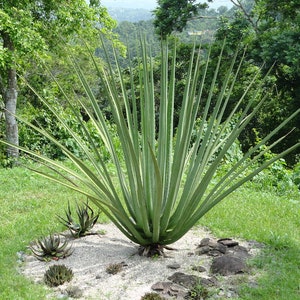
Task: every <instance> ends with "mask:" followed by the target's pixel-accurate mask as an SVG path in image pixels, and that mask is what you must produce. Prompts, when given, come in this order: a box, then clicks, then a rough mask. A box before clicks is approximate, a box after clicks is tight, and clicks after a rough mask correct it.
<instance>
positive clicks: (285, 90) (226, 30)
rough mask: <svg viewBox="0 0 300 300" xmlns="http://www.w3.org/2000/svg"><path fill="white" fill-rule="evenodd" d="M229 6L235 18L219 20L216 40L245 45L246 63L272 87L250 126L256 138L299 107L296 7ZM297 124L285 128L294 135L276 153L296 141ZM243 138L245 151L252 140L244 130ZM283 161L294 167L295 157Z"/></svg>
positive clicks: (263, 1) (237, 1)
mask: <svg viewBox="0 0 300 300" xmlns="http://www.w3.org/2000/svg"><path fill="white" fill-rule="evenodd" d="M231 2H232V3H233V4H234V5H235V7H234V8H233V10H234V11H235V14H234V15H233V17H232V18H230V19H229V18H227V19H226V18H222V20H221V26H220V28H219V30H218V32H217V34H216V40H217V41H222V40H223V38H224V36H226V38H227V42H228V45H231V46H229V48H230V47H236V45H237V44H239V43H244V44H247V48H248V51H247V52H248V54H247V60H248V61H249V63H251V64H252V65H253V66H257V65H264V67H263V68H262V75H265V74H267V73H268V74H269V81H268V84H269V85H273V87H274V88H273V92H272V94H270V97H269V98H268V101H267V102H266V104H265V108H264V109H263V110H262V111H261V113H260V114H258V115H257V116H256V118H255V120H254V123H253V124H252V127H255V128H256V129H257V131H258V132H259V134H264V133H265V132H267V131H269V130H271V129H272V128H273V126H276V125H277V124H279V123H280V122H281V121H282V120H283V119H284V118H285V117H286V116H287V115H289V113H291V112H293V111H295V110H297V109H298V107H299V103H300V98H299V81H300V68H299V65H300V43H299V38H300V26H299V24H300V22H299V20H300V13H299V12H300V10H299V9H300V3H299V2H298V1H271V0H259V1H258V0H257V1H254V0H248V1H242V0H232V1H231ZM229 51H230V50H229ZM271 66H272V70H271V71H270V72H269V70H270V67H271ZM241 92H242V91H241ZM299 124H300V120H299V117H298V118H296V119H294V121H293V122H292V123H291V124H290V125H289V126H290V128H289V129H291V128H293V127H294V128H295V129H294V131H293V132H292V133H291V134H290V135H289V137H288V138H287V139H286V141H285V143H282V144H280V145H278V146H277V147H275V148H274V150H275V151H277V152H279V151H281V150H282V149H283V147H288V145H291V144H292V143H293V142H294V141H295V140H299V139H300V129H299V128H300V126H299ZM244 138H245V140H247V141H249V142H247V143H246V144H247V145H245V147H246V148H248V147H249V146H251V145H253V143H254V142H255V138H256V136H255V134H254V132H253V131H252V130H248V131H247V133H245V136H244ZM287 160H288V162H289V163H290V164H294V163H295V161H296V160H297V153H296V152H294V153H293V155H289V156H288V157H287Z"/></svg>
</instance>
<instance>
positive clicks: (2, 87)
mask: <svg viewBox="0 0 300 300" xmlns="http://www.w3.org/2000/svg"><path fill="white" fill-rule="evenodd" d="M0 20H1V23H0V99H1V98H2V101H3V102H4V106H5V110H4V113H5V130H6V134H5V136H6V139H7V141H8V142H10V143H11V144H13V145H18V144H19V138H18V124H17V121H16V118H15V116H14V115H15V113H16V108H17V99H18V85H17V72H19V73H22V72H24V70H26V69H28V68H29V66H30V65H31V64H32V62H35V61H37V60H38V59H37V58H41V57H42V58H46V57H47V51H54V52H56V53H58V52H59V51H61V50H62V49H63V44H65V43H67V42H69V41H71V42H73V44H74V38H75V37H82V38H84V39H89V40H90V39H93V38H95V37H96V34H97V33H98V31H99V30H100V31H102V32H103V33H110V32H111V30H112V28H114V26H115V22H114V21H113V20H112V19H111V18H110V17H109V15H108V13H107V10H106V9H105V8H103V7H101V6H100V1H99V0H93V1H90V4H89V5H88V4H87V3H86V1H84V0H76V1H68V0H62V1H55V0H39V1H37V0H32V1H30V0H18V1H16V0H13V1H11V0H4V1H1V4H0ZM62 41H63V43H62ZM18 155H19V152H18V149H17V148H15V147H12V146H8V148H7V156H8V157H11V158H18Z"/></svg>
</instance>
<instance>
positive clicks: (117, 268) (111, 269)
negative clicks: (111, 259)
mask: <svg viewBox="0 0 300 300" xmlns="http://www.w3.org/2000/svg"><path fill="white" fill-rule="evenodd" d="M123 266H124V263H116V264H110V265H108V266H107V268H106V273H108V274H112V275H115V274H117V273H119V272H121V271H122V270H123Z"/></svg>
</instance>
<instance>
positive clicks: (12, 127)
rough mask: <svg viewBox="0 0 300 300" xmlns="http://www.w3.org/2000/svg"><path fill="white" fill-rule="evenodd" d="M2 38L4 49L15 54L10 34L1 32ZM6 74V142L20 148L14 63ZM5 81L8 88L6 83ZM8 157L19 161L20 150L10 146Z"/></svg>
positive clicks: (4, 96) (2, 81) (3, 89)
mask: <svg viewBox="0 0 300 300" xmlns="http://www.w3.org/2000/svg"><path fill="white" fill-rule="evenodd" d="M1 36H2V39H3V47H4V48H7V49H8V50H9V51H11V52H13V51H14V46H13V42H12V41H11V39H10V36H9V34H7V33H5V32H1ZM5 73H6V74H5V75H6V77H7V78H6V80H1V85H2V86H1V94H2V97H3V99H4V103H5V126H6V140H7V141H8V142H9V143H11V144H14V145H16V146H19V132H18V123H17V120H16V118H15V116H14V114H15V113H16V108H17V97H18V90H17V72H16V68H15V65H14V63H13V62H12V63H11V65H10V66H8V67H7V69H6V72H5ZM5 81H6V86H5V83H4V82H5ZM7 156H8V157H11V158H15V159H17V158H18V157H19V150H18V149H17V148H15V147H13V146H8V147H7Z"/></svg>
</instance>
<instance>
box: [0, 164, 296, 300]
mask: <svg viewBox="0 0 300 300" xmlns="http://www.w3.org/2000/svg"><path fill="white" fill-rule="evenodd" d="M76 199H78V200H79V199H80V196H79V195H76V194H74V193H73V192H71V191H68V190H66V189H64V188H62V187H60V186H58V185H54V184H52V183H48V182H47V181H46V180H45V179H43V178H41V177H39V176H38V175H35V174H33V173H32V172H30V171H28V170H25V169H22V168H15V169H12V170H3V169H2V170H1V169H0V203H1V208H2V212H1V215H0V222H1V227H0V247H1V248H0V249H1V251H0V299H3V300H4V299H9V300H10V299H25V300H26V299H45V293H46V292H45V289H44V288H43V287H42V286H36V285H33V284H31V283H30V282H29V281H28V280H27V279H25V278H24V277H22V276H20V275H18V273H17V271H16V267H17V263H16V261H17V256H16V253H17V252H18V251H25V249H26V246H27V245H28V243H29V242H30V241H32V240H33V239H35V238H37V237H40V236H44V235H47V234H48V233H50V232H55V231H59V230H62V226H61V225H60V224H59V223H58V222H57V219H56V217H55V216H56V214H60V215H61V214H63V210H64V209H65V208H66V205H67V201H68V200H76ZM299 215H300V196H299V194H290V195H285V196H281V197H279V196H276V195H275V193H274V192H273V193H272V192H261V191H257V190H255V189H253V188H249V187H248V188H242V189H240V190H239V191H237V192H236V193H234V194H233V195H231V196H230V197H228V199H227V200H225V201H224V202H223V203H221V204H220V205H219V206H217V207H216V208H215V209H213V210H212V211H211V212H210V213H208V214H207V215H206V216H205V217H204V218H203V219H202V220H201V222H200V224H201V225H205V226H207V227H209V228H210V229H211V230H212V231H213V232H214V233H215V234H216V235H217V236H220V237H221V236H232V237H240V238H245V239H255V240H257V241H259V242H264V243H267V244H268V245H269V246H270V247H268V248H267V249H266V251H265V252H264V254H263V255H262V256H261V257H259V258H258V259H257V260H256V261H255V262H254V265H255V266H256V267H257V268H262V269H263V270H264V272H263V274H264V275H263V277H262V278H261V279H260V285H259V287H258V288H256V289H247V288H245V289H243V290H242V294H241V295H242V296H241V299H282V300H283V299H284V300H286V299H289V300H293V299H299V297H300V286H299V278H300V259H299V256H300V255H299V253H300V218H299Z"/></svg>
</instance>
